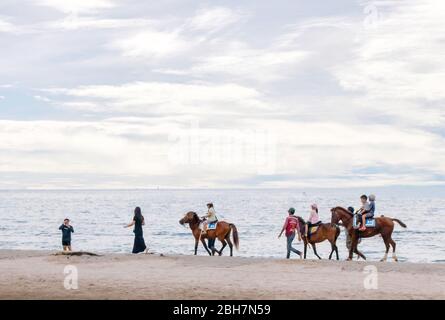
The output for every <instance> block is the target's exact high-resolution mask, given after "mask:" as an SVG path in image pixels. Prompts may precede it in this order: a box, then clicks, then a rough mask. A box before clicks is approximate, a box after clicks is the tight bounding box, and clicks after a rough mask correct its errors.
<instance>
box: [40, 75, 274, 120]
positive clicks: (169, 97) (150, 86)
mask: <svg viewBox="0 0 445 320" xmlns="http://www.w3.org/2000/svg"><path fill="white" fill-rule="evenodd" d="M44 91H45V92H47V93H51V94H53V95H54V96H56V97H57V96H58V97H59V101H61V100H62V99H64V98H65V99H66V98H71V101H69V102H67V103H64V105H65V106H67V107H74V108H79V109H83V110H88V111H93V112H97V111H107V112H110V111H114V112H123V113H146V114H160V115H162V114H167V115H168V114H171V113H178V114H182V113H184V110H187V111H186V113H188V114H211V113H213V112H220V113H239V112H243V110H248V109H250V110H252V108H257V109H258V108H259V109H264V108H267V105H265V104H264V103H263V102H262V101H261V99H260V96H261V95H260V93H259V92H258V91H256V90H255V89H252V88H248V87H244V86H240V85H237V84H223V85H210V84H205V83H197V84H184V83H176V84H175V83H163V82H135V83H128V84H123V85H119V86H113V85H92V86H80V87H77V88H72V89H69V88H54V89H47V90H44ZM73 99H77V100H74V101H73Z"/></svg>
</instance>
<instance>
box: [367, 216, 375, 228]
mask: <svg viewBox="0 0 445 320" xmlns="http://www.w3.org/2000/svg"><path fill="white" fill-rule="evenodd" d="M365 227H366V228H375V219H374V218H366V220H365Z"/></svg>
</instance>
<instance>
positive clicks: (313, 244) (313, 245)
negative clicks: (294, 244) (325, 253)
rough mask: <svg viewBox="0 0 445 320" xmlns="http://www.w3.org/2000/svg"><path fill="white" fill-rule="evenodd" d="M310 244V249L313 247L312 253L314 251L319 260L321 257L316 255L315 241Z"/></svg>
mask: <svg viewBox="0 0 445 320" xmlns="http://www.w3.org/2000/svg"><path fill="white" fill-rule="evenodd" d="M311 245H312V249H314V253H315V255H316V256H317V257H318V259H320V260H321V257H320V256H319V255H318V253H317V247H316V246H315V243H311Z"/></svg>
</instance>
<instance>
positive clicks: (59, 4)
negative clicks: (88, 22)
mask: <svg viewBox="0 0 445 320" xmlns="http://www.w3.org/2000/svg"><path fill="white" fill-rule="evenodd" d="M34 2H35V3H36V4H37V5H41V6H46V7H50V8H53V9H55V10H58V11H61V12H64V13H73V12H74V13H89V12H96V11H98V10H100V9H109V8H113V7H115V5H116V4H115V1H113V0H34Z"/></svg>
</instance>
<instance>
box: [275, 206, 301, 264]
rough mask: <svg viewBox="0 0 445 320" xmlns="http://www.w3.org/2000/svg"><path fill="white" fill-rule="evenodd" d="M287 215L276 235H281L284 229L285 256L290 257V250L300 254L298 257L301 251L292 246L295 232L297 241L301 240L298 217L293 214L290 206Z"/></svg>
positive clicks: (293, 210)
mask: <svg viewBox="0 0 445 320" xmlns="http://www.w3.org/2000/svg"><path fill="white" fill-rule="evenodd" d="M288 213H289V216H288V217H287V218H286V221H284V225H283V228H282V229H281V232H280V234H279V235H278V238H280V237H281V235H282V234H283V232H284V231H286V238H287V256H286V258H287V259H289V258H290V253H291V251H292V252H294V253H296V254H298V255H299V256H300V259H301V258H302V257H303V255H302V253H301V252H300V251H298V250H297V249H295V248H294V247H292V242H293V241H294V239H295V233H297V235H298V241H301V232H300V224H299V223H298V218H297V217H296V216H295V209H294V208H290V209H289V210H288Z"/></svg>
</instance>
